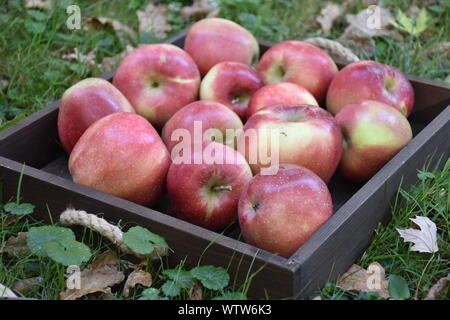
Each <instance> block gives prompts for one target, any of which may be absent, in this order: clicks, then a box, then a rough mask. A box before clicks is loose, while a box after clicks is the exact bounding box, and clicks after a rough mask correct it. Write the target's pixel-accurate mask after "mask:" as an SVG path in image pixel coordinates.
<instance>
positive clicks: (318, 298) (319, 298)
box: [313, 296, 322, 300]
mask: <svg viewBox="0 0 450 320" xmlns="http://www.w3.org/2000/svg"><path fill="white" fill-rule="evenodd" d="M313 300H322V298H321V297H320V296H317V297H315V298H313Z"/></svg>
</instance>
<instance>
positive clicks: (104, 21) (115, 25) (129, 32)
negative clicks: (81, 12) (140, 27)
mask: <svg viewBox="0 0 450 320" xmlns="http://www.w3.org/2000/svg"><path fill="white" fill-rule="evenodd" d="M87 22H88V26H89V25H92V26H94V27H96V28H99V27H111V28H112V29H113V30H114V32H115V33H116V35H117V37H118V38H119V40H120V42H121V43H127V42H128V41H127V37H131V38H133V39H136V37H137V35H136V32H135V31H134V30H133V29H132V28H130V27H129V26H127V25H125V24H123V23H122V22H119V21H117V20H114V19H111V18H106V17H92V18H90V19H88V21H87ZM87 28H88V29H89V27H87Z"/></svg>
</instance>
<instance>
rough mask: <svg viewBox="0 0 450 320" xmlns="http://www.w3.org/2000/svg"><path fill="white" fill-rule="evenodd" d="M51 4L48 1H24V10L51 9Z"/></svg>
mask: <svg viewBox="0 0 450 320" xmlns="http://www.w3.org/2000/svg"><path fill="white" fill-rule="evenodd" d="M51 8H52V4H51V2H50V0H26V1H25V9H46V10H48V9H51Z"/></svg>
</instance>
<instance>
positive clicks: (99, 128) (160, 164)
mask: <svg viewBox="0 0 450 320" xmlns="http://www.w3.org/2000/svg"><path fill="white" fill-rule="evenodd" d="M169 166H170V156H169V152H168V151H167V149H166V147H165V145H164V143H163V142H162V140H161V138H160V137H159V135H158V133H157V132H156V130H155V129H154V128H153V127H152V125H151V124H150V123H149V122H148V121H147V120H146V119H144V118H143V117H141V116H139V115H136V114H132V113H126V112H121V113H113V114H111V115H109V116H106V117H104V118H102V119H100V120H98V121H96V122H95V123H94V124H92V125H91V126H90V127H89V128H88V129H87V130H86V131H85V133H84V134H83V135H82V136H81V138H80V139H79V140H78V142H77V144H76V145H75V147H74V148H73V150H72V153H71V154H70V158H69V170H70V173H71V174H72V177H73V180H74V181H75V182H77V183H79V184H83V185H85V186H88V187H91V188H94V189H96V190H100V191H103V192H106V193H109V194H111V195H114V196H117V197H120V198H123V199H126V200H129V201H132V202H136V203H139V204H142V205H153V204H154V203H155V202H156V201H158V199H159V198H160V197H161V195H162V194H163V192H164V190H165V179H166V175H167V170H168V169H169Z"/></svg>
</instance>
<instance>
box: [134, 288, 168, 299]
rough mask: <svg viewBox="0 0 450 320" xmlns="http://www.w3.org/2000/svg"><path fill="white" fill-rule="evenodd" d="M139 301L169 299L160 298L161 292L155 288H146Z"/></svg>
mask: <svg viewBox="0 0 450 320" xmlns="http://www.w3.org/2000/svg"><path fill="white" fill-rule="evenodd" d="M139 300H169V298H167V297H161V292H160V291H159V290H158V289H156V288H148V289H145V290H144V291H142V295H141V297H140V298H139Z"/></svg>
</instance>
